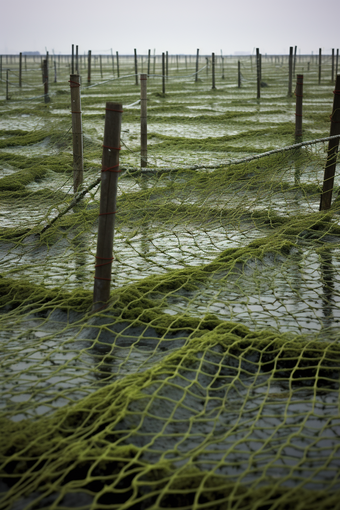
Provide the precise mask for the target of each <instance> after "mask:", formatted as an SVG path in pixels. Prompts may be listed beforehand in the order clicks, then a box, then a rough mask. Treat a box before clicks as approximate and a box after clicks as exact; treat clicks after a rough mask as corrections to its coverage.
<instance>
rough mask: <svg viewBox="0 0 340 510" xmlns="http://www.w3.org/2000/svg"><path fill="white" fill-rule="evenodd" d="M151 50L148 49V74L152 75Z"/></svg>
mask: <svg viewBox="0 0 340 510" xmlns="http://www.w3.org/2000/svg"><path fill="white" fill-rule="evenodd" d="M150 62H151V50H148V76H150Z"/></svg>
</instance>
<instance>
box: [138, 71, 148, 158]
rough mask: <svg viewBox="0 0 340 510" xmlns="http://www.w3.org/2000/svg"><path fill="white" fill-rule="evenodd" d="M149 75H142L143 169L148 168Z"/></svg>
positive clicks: (141, 136)
mask: <svg viewBox="0 0 340 510" xmlns="http://www.w3.org/2000/svg"><path fill="white" fill-rule="evenodd" d="M147 80H148V75H147V74H141V75H140V139H141V159H140V164H141V167H146V166H148V161H147V156H148V128H147Z"/></svg>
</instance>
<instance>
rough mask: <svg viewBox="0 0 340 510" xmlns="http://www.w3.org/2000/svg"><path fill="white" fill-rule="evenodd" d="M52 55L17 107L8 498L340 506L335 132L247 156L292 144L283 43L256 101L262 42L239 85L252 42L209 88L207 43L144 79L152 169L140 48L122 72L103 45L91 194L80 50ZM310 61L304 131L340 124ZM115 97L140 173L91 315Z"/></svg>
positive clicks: (2, 487) (91, 115)
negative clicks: (104, 290) (75, 97)
mask: <svg viewBox="0 0 340 510" xmlns="http://www.w3.org/2000/svg"><path fill="white" fill-rule="evenodd" d="M27 60H28V59H27ZM56 62H57V64H58V65H59V67H57V70H58V73H59V77H58V82H57V83H51V85H50V92H49V94H50V97H51V101H50V102H49V103H47V104H44V102H43V98H36V96H38V88H33V92H35V94H34V95H32V90H31V89H29V88H28V85H30V84H34V82H35V80H36V81H38V77H39V76H38V72H39V63H38V62H36V63H34V61H33V58H31V61H30V62H29V65H30V67H28V69H27V70H26V71H25V72H26V73H27V74H26V75H25V76H26V78H25V79H26V81H25V79H23V87H22V89H21V90H20V89H19V87H17V88H15V89H13V90H14V92H13V96H12V99H11V100H10V101H2V103H1V104H0V108H1V119H0V126H1V133H0V135H1V136H0V172H1V178H0V203H1V229H0V251H1V262H0V264H1V279H0V290H1V292H0V306H1V313H0V323H1V326H0V342H1V386H0V388H1V390H0V405H1V414H0V427H1V437H0V445H1V446H0V467H1V468H0V469H1V481H0V493H1V501H0V506H1V508H6V509H7V508H8V509H11V510H20V509H24V508H25V509H26V508H27V509H42V508H44V509H54V508H56V509H57V508H58V509H59V508H60V509H71V508H78V507H79V508H83V509H84V510H85V509H89V510H90V509H102V508H103V509H104V508H116V509H130V510H131V509H133V510H137V509H138V510H139V509H145V510H146V509H148V510H151V509H161V508H164V509H166V508H167V509H172V508H181V509H182V510H184V509H189V508H190V509H191V508H193V509H197V510H203V509H206V508H207V509H208V508H209V509H216V510H217V509H218V510H222V509H223V510H224V509H243V510H245V509H249V510H250V509H251V510H253V509H263V510H264V509H266V510H269V509H270V510H274V509H275V510H276V509H280V510H281V509H282V510H284V509H288V508H289V509H290V508H296V509H306V510H307V509H308V510H310V509H314V508H315V509H320V508H322V509H327V508H329V509H336V508H340V506H339V494H340V479H339V472H340V471H339V467H340V447H339V433H340V409H339V405H340V404H339V361H340V349H339V320H340V304H339V302H340V277H339V265H340V251H339V235H340V224H339V210H340V204H339V201H338V199H337V191H338V186H339V178H338V176H336V178H335V189H334V200H333V205H332V208H331V210H330V211H327V212H319V210H318V209H319V202H320V191H321V186H322V180H323V171H324V166H325V162H326V158H327V144H326V143H324V142H319V143H313V144H308V145H305V146H302V147H298V148H296V147H295V148H292V149H291V150H286V151H279V152H278V153H274V154H270V155H267V156H264V157H261V158H259V159H255V160H252V161H243V162H236V160H237V159H238V160H239V159H242V158H243V159H244V158H247V157H249V156H251V155H254V154H257V153H262V152H264V151H269V150H273V149H277V148H280V147H284V146H287V145H290V144H292V143H293V142H294V124H293V119H294V111H295V104H294V98H287V95H286V89H285V88H284V87H286V83H287V80H286V77H287V64H286V62H284V63H282V60H281V58H280V59H278V58H276V57H275V58H267V59H266V58H264V57H263V60H262V69H263V70H262V72H263V79H264V80H265V83H266V84H267V85H268V87H263V91H262V96H263V97H262V98H261V101H256V100H255V99H254V96H255V93H256V87H255V85H256V83H255V77H256V70H255V66H254V62H251V60H250V59H249V58H243V59H242V74H243V76H244V80H243V81H242V87H241V88H240V89H238V88H237V61H236V60H235V59H230V58H229V59H227V58H224V60H223V66H224V67H223V72H224V79H223V80H222V78H221V72H222V67H219V66H221V65H222V61H217V66H216V67H217V73H219V74H217V90H211V89H210V83H211V82H210V79H211V77H210V75H208V76H207V75H206V68H203V66H204V65H206V61H205V58H204V57H202V60H201V64H200V69H203V71H200V73H199V81H197V82H195V81H194V76H190V75H191V73H193V72H194V70H195V61H194V59H193V58H192V59H191V60H190V59H189V57H186V58H185V59H184V57H181V58H180V59H176V58H173V57H171V58H170V60H169V64H170V65H169V78H168V81H167V84H166V86H167V92H166V95H165V97H164V96H163V95H162V94H161V93H160V88H161V78H160V77H159V76H155V75H154V76H153V77H150V78H149V80H148V94H149V95H148V124H149V146H148V165H149V166H148V167H147V168H146V169H143V170H140V169H139V163H140V148H139V105H138V104H134V103H136V102H138V98H139V89H138V87H136V86H135V84H134V80H135V77H134V76H133V60H132V59H127V58H126V59H125V60H124V59H123V58H122V59H121V61H120V66H121V67H120V72H121V77H120V79H119V80H118V77H117V73H116V71H115V75H114V76H112V67H111V65H112V61H111V60H110V57H108V58H107V59H106V60H105V59H104V58H103V59H102V71H103V76H102V75H101V73H100V69H99V61H98V59H97V60H96V59H95V65H94V66H93V73H94V74H93V80H94V83H93V84H92V85H95V86H93V87H91V88H86V84H85V83H84V84H83V87H82V110H83V127H84V161H85V173H84V187H87V189H88V191H87V192H86V193H85V194H84V196H83V198H82V199H81V200H76V201H75V200H74V194H73V176H72V137H71V129H70V127H71V119H70V95H69V88H68V86H67V79H68V76H67V73H68V72H69V64H68V63H67V62H66V63H64V62H63V60H62V59H59V61H58V59H56ZM153 62H154V61H153V60H152V61H151V64H152V65H151V72H152V71H153V69H152V66H153ZM177 62H179V63H178V67H177ZM219 62H220V63H219ZM13 65H14V64H13ZM139 65H140V67H141V65H142V62H141V59H140V61H139ZM143 65H144V72H146V65H147V60H146V59H145V58H144V60H143ZM327 65H328V66H329V68H330V62H329V61H325V66H324V68H323V69H324V72H325V73H326V71H327V69H328V68H327ZM309 67H310V70H309V71H308V73H307V74H306V68H307V62H306V59H305V60H304V59H302V58H301V59H300V60H298V62H297V69H296V72H305V97H304V139H313V138H321V137H323V136H327V135H328V132H329V115H330V113H331V105H332V100H333V97H332V95H333V94H332V92H331V91H332V90H333V89H332V87H333V83H331V81H330V80H328V78H327V79H326V78H325V79H324V83H322V84H321V85H318V84H317V79H318V67H317V65H316V62H314V63H313V62H311V63H310V64H309ZM208 70H209V73H210V68H208ZM80 71H81V72H83V71H82V68H81V69H80ZM155 71H156V72H155V74H157V72H159V71H160V59H159V58H158V59H156V61H155ZM328 71H329V69H328ZM13 72H14V71H13ZM84 72H85V71H84ZM129 73H132V75H131V76H130V75H129ZM126 75H129V76H128V77H126ZM102 78H103V79H102ZM106 78H107V79H106ZM113 78H114V79H113ZM96 79H97V80H98V82H96V81H95V80H96ZM100 80H102V81H100ZM285 80H286V81H285ZM25 84H27V89H25ZM65 84H66V85H65ZM36 86H37V87H38V85H36ZM12 87H14V85H13V84H12ZM32 87H33V85H32ZM39 87H41V88H42V85H41V83H40V85H39ZM32 98H33V99H32ZM112 99H114V100H117V101H121V102H122V103H123V104H124V105H128V106H127V107H124V114H123V126H122V130H123V132H122V150H121V168H122V170H123V171H122V173H121V174H120V178H119V185H118V199H117V204H118V207H117V211H118V212H117V218H116V231H115V240H114V257H115V261H114V264H113V274H112V292H111V298H110V303H109V307H108V308H107V309H105V310H102V311H100V312H97V313H95V314H94V313H91V304H92V290H93V276H94V264H95V254H96V241H97V228H98V212H99V191H100V190H99V186H100V182H99V179H98V176H99V175H100V158H101V150H102V149H101V144H102V137H103V129H104V110H103V107H104V106H105V101H106V100H112ZM129 105H130V106H129ZM131 105H132V106H131ZM46 227H48V228H46Z"/></svg>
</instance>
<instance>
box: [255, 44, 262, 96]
mask: <svg viewBox="0 0 340 510" xmlns="http://www.w3.org/2000/svg"><path fill="white" fill-rule="evenodd" d="M256 74H257V99H260V97H261V68H260V50H259V48H256Z"/></svg>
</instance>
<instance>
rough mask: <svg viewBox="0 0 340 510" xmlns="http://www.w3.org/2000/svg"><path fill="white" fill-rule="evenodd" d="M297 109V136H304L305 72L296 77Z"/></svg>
mask: <svg viewBox="0 0 340 510" xmlns="http://www.w3.org/2000/svg"><path fill="white" fill-rule="evenodd" d="M295 96H296V109H295V137H296V138H298V137H300V136H302V97H303V74H298V75H297V77H296V89H295Z"/></svg>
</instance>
